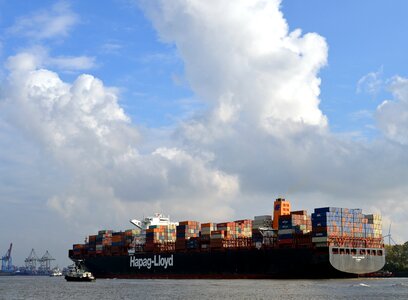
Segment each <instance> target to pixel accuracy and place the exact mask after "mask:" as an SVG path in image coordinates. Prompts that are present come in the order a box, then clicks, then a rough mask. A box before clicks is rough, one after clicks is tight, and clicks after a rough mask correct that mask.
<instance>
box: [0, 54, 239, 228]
mask: <svg viewBox="0 0 408 300" xmlns="http://www.w3.org/2000/svg"><path fill="white" fill-rule="evenodd" d="M37 63H38V61H37V60H36V56H33V55H30V54H27V53H22V54H19V55H16V56H14V57H10V58H9V61H8V64H7V65H8V69H9V77H8V80H7V82H6V83H5V84H4V85H3V89H2V94H1V98H0V99H1V102H0V103H1V107H2V114H1V116H2V119H3V120H4V121H5V122H7V124H9V126H13V127H14V128H18V130H19V132H20V133H21V134H22V135H23V136H24V138H25V139H27V140H29V141H30V142H31V143H32V144H34V145H36V147H38V149H39V150H40V151H41V152H43V153H45V154H48V155H49V158H48V159H49V160H50V161H53V163H52V164H51V167H52V166H54V167H56V168H59V169H61V170H63V173H64V177H65V178H68V180H67V182H66V185H62V187H61V190H60V191H58V192H56V193H55V194H50V195H49V196H48V201H47V205H48V206H49V207H50V208H52V209H54V210H56V211H58V212H59V213H60V214H61V215H62V216H64V217H65V218H67V219H70V220H72V221H77V222H78V224H79V223H80V220H84V219H87V218H88V216H89V213H90V211H93V212H95V216H97V217H98V218H99V219H110V220H116V219H115V217H117V219H119V216H121V220H122V221H123V218H126V217H130V216H129V210H128V209H126V208H127V207H135V210H134V211H135V213H136V212H137V211H138V209H137V207H138V205H140V206H141V207H146V212H147V213H148V212H150V213H151V212H152V211H154V210H153V209H154V208H156V207H162V208H166V210H167V211H168V212H172V211H173V210H174V208H173V209H172V205H171V202H170V203H168V200H169V199H173V200H175V201H177V203H178V205H179V206H180V205H182V204H183V203H184V204H183V205H184V206H185V207H186V210H191V208H189V207H188V205H189V203H190V202H191V201H192V202H195V201H196V202H197V206H200V207H203V208H205V210H206V211H208V212H211V211H212V212H214V213H215V214H217V213H220V212H221V211H224V212H227V213H228V210H229V208H228V206H226V205H225V203H227V202H228V201H229V199H230V198H231V197H232V196H234V195H235V194H236V192H237V191H238V189H239V185H238V181H237V179H236V178H235V177H234V176H231V175H228V174H225V173H224V172H222V171H219V170H217V169H216V168H212V167H211V166H208V157H207V156H205V155H198V154H197V155H193V154H189V153H187V152H185V151H183V150H181V149H178V148H174V147H172V148H168V147H165V146H164V147H160V148H158V149H155V150H154V151H152V152H150V153H143V154H142V153H140V152H139V150H138V146H139V145H138V143H139V142H140V133H139V131H138V130H137V129H136V128H135V127H134V126H133V125H132V124H131V122H130V119H129V117H128V116H127V115H126V114H125V112H124V111H123V109H122V108H121V107H120V106H119V104H118V96H117V90H116V89H113V88H109V87H106V86H104V84H103V83H102V81H101V80H99V79H97V78H95V77H93V76H91V75H81V76H79V77H78V78H77V79H76V80H75V81H74V82H73V83H72V84H71V83H66V82H63V81H62V80H61V79H60V77H59V76H58V74H56V73H54V72H52V71H49V70H46V69H41V68H38V66H37ZM27 154H29V153H27ZM208 196H210V198H211V200H210V201H204V200H205V199H206V197H208ZM214 201H218V202H219V205H218V206H215V205H214V206H213V207H211V203H213V202H214ZM135 203H138V205H136V204H135ZM176 206H177V205H176ZM147 207H148V208H149V210H148V209H147ZM112 211H115V213H112ZM93 220H94V219H93ZM88 221H90V220H88ZM94 221H96V220H94Z"/></svg>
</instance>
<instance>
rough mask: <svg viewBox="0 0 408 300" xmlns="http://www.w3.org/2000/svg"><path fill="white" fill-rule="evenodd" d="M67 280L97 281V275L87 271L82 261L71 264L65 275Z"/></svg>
mask: <svg viewBox="0 0 408 300" xmlns="http://www.w3.org/2000/svg"><path fill="white" fill-rule="evenodd" d="M65 280H66V281H83V282H90V281H95V277H94V276H93V275H92V273H91V272H88V271H86V270H85V269H84V268H83V267H82V266H81V264H80V263H76V264H74V265H72V266H69V269H68V273H67V274H66V275H65Z"/></svg>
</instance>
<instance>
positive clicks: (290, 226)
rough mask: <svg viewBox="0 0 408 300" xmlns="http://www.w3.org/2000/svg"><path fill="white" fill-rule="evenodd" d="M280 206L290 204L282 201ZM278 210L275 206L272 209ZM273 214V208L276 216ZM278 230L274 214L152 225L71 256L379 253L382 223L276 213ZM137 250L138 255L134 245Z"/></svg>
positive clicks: (349, 212) (100, 240)
mask: <svg viewBox="0 0 408 300" xmlns="http://www.w3.org/2000/svg"><path fill="white" fill-rule="evenodd" d="M279 201H280V202H279V203H281V204H282V203H284V204H286V206H287V207H289V205H290V203H289V202H288V201H286V200H283V199H280V200H279ZM275 208H276V207H275ZM275 208H274V209H275ZM274 213H276V209H275V211H274ZM278 215H279V216H278V225H279V226H278V230H276V229H273V226H274V225H273V224H274V219H273V216H272V215H262V216H256V217H254V220H250V219H244V220H237V221H233V222H223V223H218V224H216V223H203V224H201V226H200V223H199V222H197V221H183V222H179V225H178V226H176V225H175V224H171V225H151V226H149V228H147V229H145V230H142V229H129V230H126V231H124V232H122V231H119V232H114V231H112V230H101V231H99V232H98V234H97V235H90V236H89V237H88V241H87V243H85V244H75V245H73V249H72V250H71V253H72V255H73V257H77V258H79V257H83V256H95V255H96V256H98V255H123V254H127V253H128V250H129V249H135V251H146V252H152V251H155V252H160V251H219V250H223V249H228V248H250V247H256V248H260V247H278V248H305V247H306V248H307V247H309V248H310V247H327V246H338V247H354V248H364V247H368V248H370V247H371V248H381V247H382V246H383V240H382V221H381V216H380V215H376V214H371V215H364V214H363V213H362V210H361V209H348V208H336V207H323V208H316V209H315V210H314V213H312V214H311V216H310V215H308V214H307V212H306V211H304V210H301V211H292V212H287V211H285V212H284V213H281V214H278ZM137 245H141V246H140V247H139V248H138V250H136V246H137Z"/></svg>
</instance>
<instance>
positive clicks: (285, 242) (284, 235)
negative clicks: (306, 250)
mask: <svg viewBox="0 0 408 300" xmlns="http://www.w3.org/2000/svg"><path fill="white" fill-rule="evenodd" d="M278 224H279V230H278V246H281V247H282V246H296V243H299V242H300V244H304V243H307V242H308V240H309V239H308V238H305V237H304V235H306V234H307V233H309V232H310V231H311V230H312V222H311V219H310V216H308V215H307V212H306V211H305V210H301V211H293V212H291V213H290V215H282V216H280V217H279V223H278Z"/></svg>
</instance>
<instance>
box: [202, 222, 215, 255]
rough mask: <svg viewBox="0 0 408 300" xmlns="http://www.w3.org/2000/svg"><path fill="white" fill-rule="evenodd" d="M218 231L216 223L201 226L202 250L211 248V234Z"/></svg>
mask: <svg viewBox="0 0 408 300" xmlns="http://www.w3.org/2000/svg"><path fill="white" fill-rule="evenodd" d="M215 230H217V224H215V223H203V224H201V233H200V240H201V249H206V250H208V249H209V248H210V241H211V232H212V231H215Z"/></svg>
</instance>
